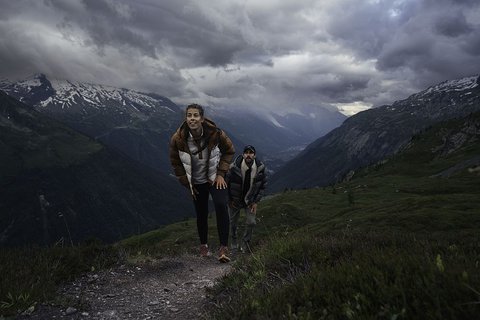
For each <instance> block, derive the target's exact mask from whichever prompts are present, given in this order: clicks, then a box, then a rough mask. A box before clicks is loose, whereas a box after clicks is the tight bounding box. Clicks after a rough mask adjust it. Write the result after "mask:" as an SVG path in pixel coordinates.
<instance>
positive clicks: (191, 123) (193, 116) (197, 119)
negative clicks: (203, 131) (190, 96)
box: [186, 108, 203, 131]
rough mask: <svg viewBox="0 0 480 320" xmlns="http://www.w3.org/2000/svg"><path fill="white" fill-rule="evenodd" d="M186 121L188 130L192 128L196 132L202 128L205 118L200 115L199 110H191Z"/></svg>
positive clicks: (188, 111)
mask: <svg viewBox="0 0 480 320" xmlns="http://www.w3.org/2000/svg"><path fill="white" fill-rule="evenodd" d="M186 121H187V125H188V128H190V130H192V131H195V130H198V129H199V128H200V127H201V126H202V122H203V117H202V116H201V115H200V111H199V110H198V109H195V108H191V109H188V110H187V114H186Z"/></svg>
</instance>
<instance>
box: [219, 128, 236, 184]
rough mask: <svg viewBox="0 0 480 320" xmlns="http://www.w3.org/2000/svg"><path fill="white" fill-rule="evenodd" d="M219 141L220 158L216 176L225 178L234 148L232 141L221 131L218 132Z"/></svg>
mask: <svg viewBox="0 0 480 320" xmlns="http://www.w3.org/2000/svg"><path fill="white" fill-rule="evenodd" d="M219 134H220V139H219V143H218V148H219V149H220V152H221V153H222V155H221V157H220V162H219V163H218V167H217V174H218V175H221V176H222V177H225V175H226V173H227V171H228V169H229V168H230V163H231V162H232V159H233V156H234V155H235V148H234V147H233V143H232V140H230V138H229V137H228V136H227V135H226V134H225V132H224V131H223V130H220V133H219Z"/></svg>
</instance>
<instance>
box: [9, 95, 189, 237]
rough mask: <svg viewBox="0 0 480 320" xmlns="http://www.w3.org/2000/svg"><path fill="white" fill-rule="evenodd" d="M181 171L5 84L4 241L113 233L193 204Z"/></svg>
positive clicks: (150, 223) (179, 215) (144, 226)
mask: <svg viewBox="0 0 480 320" xmlns="http://www.w3.org/2000/svg"><path fill="white" fill-rule="evenodd" d="M185 199H187V200H188V199H189V196H188V194H187V192H186V190H184V188H183V187H181V186H180V185H179V184H178V183H177V182H176V179H175V178H173V177H171V176H168V175H166V174H162V173H161V172H158V171H154V170H151V169H149V168H147V167H145V166H141V165H139V164H138V163H136V162H134V161H132V160H130V159H128V158H126V157H124V156H122V155H121V154H118V153H117V152H114V151H111V150H108V149H107V148H105V147H104V145H103V144H100V143H98V142H96V141H95V140H93V139H91V138H89V137H87V136H84V135H82V134H79V133H77V132H76V131H74V130H72V129H70V128H69V127H67V126H65V125H63V124H61V123H60V122H58V121H56V120H53V119H51V118H50V117H48V116H46V115H43V114H41V113H39V112H37V111H35V110H33V109H32V108H31V107H29V106H26V105H25V104H22V103H20V102H18V101H17V100H15V99H13V98H12V97H10V96H8V95H6V94H5V93H3V92H1V91H0V245H25V244H42V245H43V244H51V243H55V242H58V241H67V242H68V243H70V242H78V241H82V240H85V239H87V238H90V237H96V238H99V239H102V240H104V241H114V240H118V239H121V238H124V237H126V236H128V235H131V234H134V233H138V232H145V231H147V230H151V229H153V228H156V227H158V226H160V225H164V224H168V223H171V222H173V221H178V220H181V219H183V218H184V217H186V216H189V215H191V214H192V212H193V208H191V203H190V201H185Z"/></svg>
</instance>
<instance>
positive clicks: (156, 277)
mask: <svg viewBox="0 0 480 320" xmlns="http://www.w3.org/2000/svg"><path fill="white" fill-rule="evenodd" d="M230 269H231V264H229V263H219V262H218V261H217V259H216V257H214V256H212V257H208V258H202V257H198V256H193V255H182V256H177V257H169V258H163V259H161V260H157V261H154V262H149V263H144V264H138V265H128V264H125V265H120V266H115V267H113V268H111V269H108V270H103V271H100V272H91V273H88V274H85V275H84V276H82V277H80V278H79V279H77V280H76V281H74V282H72V283H69V284H66V285H65V286H63V287H62V288H61V289H60V290H59V297H60V298H61V300H62V303H61V306H60V305H58V304H57V305H53V304H42V305H39V306H37V307H36V308H35V309H36V310H34V311H33V312H31V313H30V314H23V315H21V316H19V317H18V318H17V319H32V320H35V319H42V320H43V319H95V320H97V319H98V320H100V319H188V320H192V319H204V318H205V317H204V316H203V312H204V308H205V306H206V304H207V303H208V301H207V297H206V288H209V287H212V286H213V285H214V284H215V282H216V281H217V280H218V279H220V278H221V277H222V276H224V275H225V274H227V273H228V272H229V271H230ZM27 313H28V312H27Z"/></svg>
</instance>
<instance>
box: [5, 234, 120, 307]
mask: <svg viewBox="0 0 480 320" xmlns="http://www.w3.org/2000/svg"><path fill="white" fill-rule="evenodd" d="M119 259H121V256H119V251H118V250H114V249H113V248H112V247H111V246H106V245H102V244H100V243H99V242H96V241H91V242H89V243H85V244H82V245H79V246H75V247H58V246H54V247H49V248H42V247H29V248H11V249H8V248H1V249H0V260H1V261H2V263H0V274H1V275H2V276H1V279H0V315H5V316H8V315H14V314H15V313H17V312H21V311H24V310H26V309H27V308H28V307H30V306H32V305H35V304H36V303H38V302H43V301H52V300H54V299H55V298H56V295H55V294H56V289H57V286H58V285H59V284H61V283H64V282H65V281H70V280H73V279H74V278H75V277H76V276H79V275H80V274H82V273H85V272H88V271H95V270H99V269H103V268H106V267H108V266H111V265H113V264H114V263H116V262H118V261H119Z"/></svg>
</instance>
